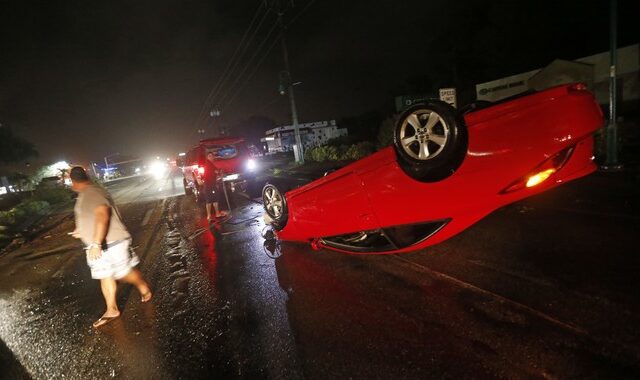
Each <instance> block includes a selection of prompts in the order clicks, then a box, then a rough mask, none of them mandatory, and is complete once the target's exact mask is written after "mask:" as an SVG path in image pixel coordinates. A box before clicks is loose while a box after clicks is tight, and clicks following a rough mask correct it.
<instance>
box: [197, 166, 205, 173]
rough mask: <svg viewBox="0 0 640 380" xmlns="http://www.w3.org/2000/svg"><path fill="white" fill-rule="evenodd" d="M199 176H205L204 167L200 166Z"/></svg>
mask: <svg viewBox="0 0 640 380" xmlns="http://www.w3.org/2000/svg"><path fill="white" fill-rule="evenodd" d="M198 174H200V175H204V166H198Z"/></svg>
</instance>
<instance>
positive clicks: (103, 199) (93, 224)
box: [69, 166, 152, 327]
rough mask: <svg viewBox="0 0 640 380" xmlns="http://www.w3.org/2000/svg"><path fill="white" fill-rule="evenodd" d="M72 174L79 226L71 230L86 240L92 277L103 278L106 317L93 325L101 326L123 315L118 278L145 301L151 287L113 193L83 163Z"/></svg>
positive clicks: (75, 210)
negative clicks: (133, 250) (104, 188)
mask: <svg viewBox="0 0 640 380" xmlns="http://www.w3.org/2000/svg"><path fill="white" fill-rule="evenodd" d="M69 178H70V179H71V188H72V189H73V191H75V192H77V193H78V199H77V200H76V205H75V207H74V213H75V221H76V229H75V230H74V231H73V232H72V233H71V234H72V235H73V236H74V237H75V238H78V239H80V240H82V242H83V243H84V244H85V246H86V248H85V250H86V253H87V263H88V264H89V268H90V269H91V277H92V278H93V279H96V280H100V288H101V289H102V295H103V296H104V300H105V303H106V306H107V310H106V311H105V313H104V314H103V315H102V317H100V318H99V319H98V320H97V321H95V322H94V323H93V327H100V326H103V325H105V324H107V323H109V322H111V321H112V320H114V319H116V318H118V317H119V316H120V310H119V309H118V305H117V303H116V291H117V287H118V284H117V282H116V280H120V281H124V282H127V283H129V284H131V285H133V286H135V287H136V288H137V289H138V291H139V292H140V294H141V300H142V302H148V301H149V300H151V297H152V294H151V288H150V287H149V284H148V283H147V282H146V281H145V279H144V278H143V277H142V273H140V271H139V270H138V269H137V268H135V266H136V265H138V263H139V262H140V261H139V259H138V257H137V256H136V254H135V253H133V252H132V251H131V250H130V249H129V246H130V244H131V235H129V232H128V231H127V229H126V227H125V226H124V224H123V223H122V219H121V218H120V214H119V213H118V210H117V209H116V208H115V206H114V204H113V202H112V201H111V198H110V196H109V194H108V193H107V192H106V191H105V190H103V189H102V188H100V187H99V186H97V185H96V184H94V183H93V182H91V181H90V180H89V177H88V176H87V173H86V172H85V170H84V169H83V168H81V167H79V166H75V167H73V168H71V170H70V172H69Z"/></svg>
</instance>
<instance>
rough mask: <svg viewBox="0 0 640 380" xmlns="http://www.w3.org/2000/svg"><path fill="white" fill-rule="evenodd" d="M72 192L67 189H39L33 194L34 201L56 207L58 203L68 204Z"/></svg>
mask: <svg viewBox="0 0 640 380" xmlns="http://www.w3.org/2000/svg"><path fill="white" fill-rule="evenodd" d="M72 194H73V193H72V192H71V190H69V189H67V188H65V187H52V188H44V187H43V188H38V189H36V191H34V193H33V199H34V200H36V201H44V202H47V203H48V204H51V205H54V204H57V203H62V202H67V201H69V200H71V198H72Z"/></svg>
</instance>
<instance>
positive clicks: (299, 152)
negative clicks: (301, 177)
mask: <svg viewBox="0 0 640 380" xmlns="http://www.w3.org/2000/svg"><path fill="white" fill-rule="evenodd" d="M277 7H278V23H279V24H280V42H282V53H283V55H284V69H285V72H286V75H285V77H286V79H287V80H288V83H286V86H287V91H288V92H289V103H290V105H291V122H292V124H293V133H294V135H295V138H296V146H295V148H296V149H295V150H296V152H295V158H296V162H298V163H300V164H303V163H304V149H303V147H302V139H301V138H300V126H299V124H298V110H297V109H296V100H295V96H294V94H293V80H292V79H291V70H290V68H289V53H288V51H287V44H286V42H285V39H284V36H285V26H284V22H283V21H282V15H283V14H284V12H283V10H282V9H283V7H282V6H281V4H280V0H278V1H277Z"/></svg>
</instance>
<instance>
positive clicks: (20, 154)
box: [0, 124, 38, 164]
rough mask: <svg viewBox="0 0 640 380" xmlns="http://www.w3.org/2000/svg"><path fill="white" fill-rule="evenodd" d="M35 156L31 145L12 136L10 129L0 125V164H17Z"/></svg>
mask: <svg viewBox="0 0 640 380" xmlns="http://www.w3.org/2000/svg"><path fill="white" fill-rule="evenodd" d="M37 155H38V152H37V151H36V148H35V147H34V146H33V144H31V143H30V142H28V141H27V140H25V139H23V138H21V137H18V136H16V135H14V134H13V131H12V130H11V128H9V127H5V126H3V125H2V124H0V163H4V164H7V163H11V162H18V161H21V160H24V159H26V158H29V157H34V156H37Z"/></svg>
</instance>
